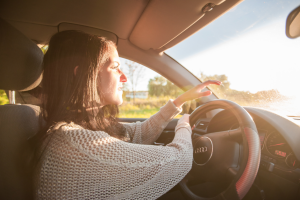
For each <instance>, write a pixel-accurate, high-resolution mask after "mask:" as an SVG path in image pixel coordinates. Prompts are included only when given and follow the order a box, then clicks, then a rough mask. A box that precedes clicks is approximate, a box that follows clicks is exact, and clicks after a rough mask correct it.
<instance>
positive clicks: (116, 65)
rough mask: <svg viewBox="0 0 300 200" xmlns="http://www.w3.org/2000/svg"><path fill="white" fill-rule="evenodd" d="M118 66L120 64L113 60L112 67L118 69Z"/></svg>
mask: <svg viewBox="0 0 300 200" xmlns="http://www.w3.org/2000/svg"><path fill="white" fill-rule="evenodd" d="M119 66H120V64H119V63H116V62H115V63H114V65H113V67H112V68H113V69H118V68H119Z"/></svg>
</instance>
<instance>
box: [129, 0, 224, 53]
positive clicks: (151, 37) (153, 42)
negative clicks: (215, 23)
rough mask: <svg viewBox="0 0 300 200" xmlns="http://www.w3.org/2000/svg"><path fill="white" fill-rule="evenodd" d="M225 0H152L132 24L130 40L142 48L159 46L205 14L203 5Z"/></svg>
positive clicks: (157, 47) (156, 47)
mask: <svg viewBox="0 0 300 200" xmlns="http://www.w3.org/2000/svg"><path fill="white" fill-rule="evenodd" d="M223 2H225V0H201V1H200V0H185V1H181V0H152V1H150V2H149V4H148V6H147V7H146V9H145V11H144V12H143V14H142V16H141V18H140V19H139V21H138V22H137V24H136V26H135V27H134V29H133V31H132V33H131V35H130V37H129V40H130V42H131V43H133V44H134V45H136V46H138V47H139V48H141V49H144V50H148V49H151V48H152V49H154V50H156V49H160V48H161V47H163V46H165V45H166V44H168V43H169V42H170V41H172V40H173V39H174V38H176V37H177V36H178V35H180V34H181V33H183V32H184V31H185V30H186V29H188V28H189V27H190V26H192V25H193V24H195V23H196V22H197V21H199V20H200V19H201V18H202V17H203V16H204V15H205V14H204V12H203V8H204V7H205V6H206V5H207V4H209V3H211V4H214V5H220V4H222V3H223Z"/></svg>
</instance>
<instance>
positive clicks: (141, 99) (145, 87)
mask: <svg viewBox="0 0 300 200" xmlns="http://www.w3.org/2000/svg"><path fill="white" fill-rule="evenodd" d="M120 60H121V70H122V71H123V72H124V73H125V75H126V76H127V82H126V83H125V84H124V86H123V104H122V105H121V106H120V107H119V108H120V114H119V117H120V118H149V117H151V116H152V115H153V114H155V113H157V112H158V111H159V109H160V107H162V106H163V105H165V104H166V103H167V102H168V101H169V99H175V98H176V97H177V96H178V95H180V94H182V93H183V90H181V89H180V88H179V87H177V86H176V85H174V84H173V83H172V82H170V81H169V80H167V79H166V78H165V77H163V76H161V75H160V74H158V73H157V72H155V71H153V70H151V69H149V68H148V67H145V66H143V65H141V64H138V63H136V62H133V61H131V60H127V59H125V58H120ZM177 118H180V116H177Z"/></svg>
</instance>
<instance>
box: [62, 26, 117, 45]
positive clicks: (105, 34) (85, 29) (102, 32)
mask: <svg viewBox="0 0 300 200" xmlns="http://www.w3.org/2000/svg"><path fill="white" fill-rule="evenodd" d="M66 30H78V31H83V32H85V33H88V34H92V35H98V36H102V37H106V38H107V39H109V40H111V41H113V42H114V43H115V44H116V45H118V37H117V36H116V35H115V34H114V33H112V32H109V31H105V30H101V29H97V28H93V27H88V26H82V25H78V24H70V23H61V24H59V26H58V31H59V32H61V31H66Z"/></svg>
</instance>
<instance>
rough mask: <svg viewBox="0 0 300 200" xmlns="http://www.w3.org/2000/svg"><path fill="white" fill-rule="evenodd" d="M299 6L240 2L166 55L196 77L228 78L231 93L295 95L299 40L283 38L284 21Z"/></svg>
mask: <svg viewBox="0 0 300 200" xmlns="http://www.w3.org/2000/svg"><path fill="white" fill-rule="evenodd" d="M299 5H300V0H268V1H263V0H251V1H250V0H245V1H244V2H242V3H241V4H239V5H238V6H237V7H235V8H234V9H233V10H231V11H229V12H227V13H226V14H224V15H223V16H222V17H220V18H218V19H217V20H215V21H214V22H212V23H211V24H209V25H208V26H207V27H205V28H204V29H202V30H200V31H199V32H198V33H196V34H194V35H193V36H191V37H189V38H188V39H186V40H185V41H183V42H181V43H179V44H178V45H176V46H175V47H173V48H171V49H169V50H167V51H166V53H167V54H169V55H170V56H171V57H173V58H175V59H176V60H177V61H179V62H180V63H181V64H182V65H183V66H185V67H186V68H187V69H188V70H190V71H191V72H192V73H194V74H195V75H198V76H199V75H200V73H201V72H203V73H204V74H205V75H214V74H225V75H227V76H228V79H229V81H230V83H231V88H232V89H236V90H244V91H245V90H246V91H250V92H253V93H255V92H257V91H261V90H269V89H277V90H279V91H280V93H282V94H284V95H294V94H292V93H294V91H295V89H296V87H297V85H300V84H299V83H298V82H299V81H300V80H298V79H299V78H298V77H299V76H300V62H299V53H300V39H299V38H298V39H289V38H287V37H286V35H285V21H286V17H287V16H288V14H289V13H290V12H291V11H292V10H293V9H294V8H296V7H297V6H299ZM299 95H300V93H299Z"/></svg>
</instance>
